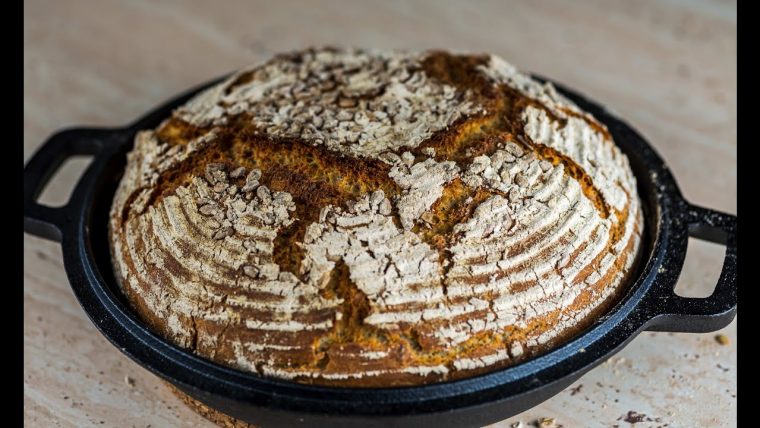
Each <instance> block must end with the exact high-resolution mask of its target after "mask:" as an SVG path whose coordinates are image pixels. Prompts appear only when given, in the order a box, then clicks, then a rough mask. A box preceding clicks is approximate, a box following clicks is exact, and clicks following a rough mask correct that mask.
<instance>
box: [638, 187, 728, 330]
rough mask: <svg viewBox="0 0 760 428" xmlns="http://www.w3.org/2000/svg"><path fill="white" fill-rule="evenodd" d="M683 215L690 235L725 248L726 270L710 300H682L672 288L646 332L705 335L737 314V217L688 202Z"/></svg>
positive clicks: (723, 271) (683, 298) (659, 305)
mask: <svg viewBox="0 0 760 428" xmlns="http://www.w3.org/2000/svg"><path fill="white" fill-rule="evenodd" d="M684 213H685V216H684V220H685V222H686V223H687V225H688V233H689V236H691V237H694V238H697V239H701V240H704V241H708V242H713V243H716V244H722V245H725V246H726V253H725V257H724V259H723V269H722V270H721V272H720V277H719V278H718V284H717V285H716V286H715V290H714V291H713V293H712V294H711V295H710V296H708V297H705V298H694V297H682V296H678V295H676V294H675V292H674V291H673V290H672V289H671V290H668V292H667V294H665V295H664V296H658V297H659V300H660V301H659V302H658V304H657V305H656V306H655V307H656V312H657V314H656V315H655V316H654V317H653V318H652V319H651V320H650V322H649V325H648V326H647V330H652V331H671V332H691V333H705V332H710V331H715V330H719V329H721V328H723V327H725V326H727V325H728V324H729V323H730V322H731V321H732V320H733V319H734V316H735V315H736V303H737V286H736V228H737V224H736V216H735V215H731V214H726V213H722V212H719V211H715V210H712V209H709V208H703V207H699V206H696V205H692V204H690V203H688V202H686V203H685V210H684Z"/></svg>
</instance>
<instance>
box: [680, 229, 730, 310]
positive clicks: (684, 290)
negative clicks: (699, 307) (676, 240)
mask: <svg viewBox="0 0 760 428" xmlns="http://www.w3.org/2000/svg"><path fill="white" fill-rule="evenodd" d="M725 253H726V247H725V246H724V245H720V244H714V243H712V242H708V241H703V240H701V239H697V238H691V237H690V238H689V245H688V247H687V250H686V260H684V264H683V269H682V270H681V276H680V278H678V283H677V284H676V288H675V292H676V294H677V295H679V296H681V297H702V298H704V297H710V296H711V295H712V293H713V291H714V290H715V284H717V283H718V278H719V277H720V271H721V269H722V268H723V256H724V255H725Z"/></svg>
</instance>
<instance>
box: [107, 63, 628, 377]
mask: <svg viewBox="0 0 760 428" xmlns="http://www.w3.org/2000/svg"><path fill="white" fill-rule="evenodd" d="M642 221H643V220H642V212H641V208H640V203H639V197H638V194H637V192H636V181H635V178H634V176H633V173H632V172H631V169H630V167H629V165H628V160H627V159H626V157H625V156H624V155H623V154H622V153H621V152H620V151H619V149H617V147H615V145H614V142H613V140H612V137H611V136H610V134H609V132H607V129H606V128H605V126H604V125H603V124H601V123H599V122H598V121H596V120H595V119H594V118H593V117H592V116H591V115H589V114H587V113H585V112H583V111H582V110H580V109H579V108H578V107H577V106H576V105H574V104H573V103H572V102H570V101H569V100H567V99H565V98H564V97H563V96H561V95H560V94H558V93H557V92H556V91H555V90H554V88H553V87H552V86H551V85H550V84H541V83H538V82H537V81H535V80H533V79H531V78H530V77H528V76H527V75H524V74H522V73H520V72H519V71H517V70H516V69H515V68H514V67H513V66H511V65H510V64H508V63H506V62H505V61H504V60H502V59H500V58H498V57H496V56H492V55H477V56H476V55H454V54H450V53H446V52H440V51H431V52H422V53H408V52H385V51H366V50H342V49H333V48H326V49H308V50H304V51H299V52H294V53H290V54H287V55H280V56H277V57H275V58H273V59H271V60H270V61H268V62H267V63H265V64H262V65H257V66H253V67H251V68H248V69H245V70H242V71H240V72H239V73H236V74H235V75H233V76H232V77H230V78H229V79H227V80H226V81H225V82H223V83H221V84H219V85H217V86H215V87H212V88H211V89H209V90H207V91H205V92H203V93H201V94H200V95H198V96H196V97H195V98H194V99H193V100H191V101H190V102H188V103H187V104H186V105H185V106H183V107H180V108H179V109H177V110H176V111H175V112H174V113H173V115H172V117H170V118H168V119H167V120H166V121H165V122H164V123H163V124H162V125H161V126H159V127H158V128H157V129H155V130H145V131H141V132H140V133H138V135H137V136H136V139H135V147H134V149H133V150H132V151H131V152H130V153H129V154H128V162H127V167H126V170H125V175H124V177H123V178H122V181H121V183H120V185H119V188H118V190H117V192H116V195H115V197H114V201H113V205H112V209H111V216H110V222H109V233H110V237H111V249H112V260H113V264H114V269H115V271H116V277H117V280H118V281H119V284H120V287H121V289H122V291H123V292H124V293H125V295H126V296H127V298H128V300H129V301H130V303H131V304H132V306H133V308H134V309H135V311H136V312H137V313H138V314H139V315H140V317H141V318H142V319H143V320H144V321H145V322H146V323H147V324H148V325H149V326H150V327H151V328H152V329H153V330H155V331H156V332H157V333H158V334H160V335H162V336H164V337H166V338H167V339H169V340H171V341H173V342H174V343H176V344H178V345H180V346H182V347H184V348H187V349H189V350H191V351H193V352H195V353H197V354H199V355H201V356H204V357H206V358H209V359H211V360H213V361H216V362H219V363H221V364H225V365H228V366H232V367H235V368H238V369H241V370H246V371H251V372H255V373H260V374H262V375H265V376H273V377H279V378H284V379H292V380H294V381H297V382H303V383H316V384H325V385H342V386H359V387H376V386H395V385H417V384H423V383H429V382H435V381H441V380H447V379H458V378H463V377H469V376H473V375H475V374H478V373H483V372H487V371H490V370H494V369H496V368H499V367H504V366H507V365H512V364H515V363H517V362H519V361H522V360H524V359H526V358H530V357H531V356H535V355H537V354H539V353H541V352H544V351H546V350H547V349H549V348H550V347H552V346H554V345H556V344H558V343H561V342H562V341H565V340H567V339H568V338H569V337H572V336H573V335H575V334H577V333H578V332H580V331H581V330H583V329H585V328H586V327H588V325H589V324H590V323H591V322H593V321H594V319H596V317H598V316H599V314H601V313H602V312H604V311H606V310H607V309H609V307H610V305H612V304H613V303H614V301H615V297H616V296H617V295H618V294H619V293H620V292H621V290H623V289H624V286H625V284H626V282H627V278H628V277H629V276H630V275H631V272H632V270H633V266H634V263H635V262H636V260H637V255H638V252H639V243H640V237H641V231H642V228H643V223H642Z"/></svg>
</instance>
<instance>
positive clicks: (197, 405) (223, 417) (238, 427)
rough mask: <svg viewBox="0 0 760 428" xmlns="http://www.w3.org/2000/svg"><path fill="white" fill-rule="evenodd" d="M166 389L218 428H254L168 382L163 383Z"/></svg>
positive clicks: (254, 426) (254, 427)
mask: <svg viewBox="0 0 760 428" xmlns="http://www.w3.org/2000/svg"><path fill="white" fill-rule="evenodd" d="M164 384H165V385H166V387H167V388H168V389H169V391H171V392H172V394H174V395H175V396H177V398H179V399H180V400H182V402H183V403H185V404H186V405H187V406H188V407H190V408H191V409H193V411H195V412H196V413H198V414H199V415H201V416H203V417H204V418H206V419H208V420H210V421H211V422H213V423H215V424H217V425H219V426H220V427H224V428H256V425H251V424H249V423H247V422H243V421H241V420H239V419H235V418H233V417H232V416H230V415H227V414H225V413H222V412H220V411H218V410H214V409H212V408H211V407H209V406H207V405H205V404H203V403H201V402H200V401H198V400H196V399H195V398H193V397H191V396H189V395H187V394H185V393H184V392H182V391H180V390H179V389H177V388H176V387H175V386H174V385H172V384H170V383H169V382H164Z"/></svg>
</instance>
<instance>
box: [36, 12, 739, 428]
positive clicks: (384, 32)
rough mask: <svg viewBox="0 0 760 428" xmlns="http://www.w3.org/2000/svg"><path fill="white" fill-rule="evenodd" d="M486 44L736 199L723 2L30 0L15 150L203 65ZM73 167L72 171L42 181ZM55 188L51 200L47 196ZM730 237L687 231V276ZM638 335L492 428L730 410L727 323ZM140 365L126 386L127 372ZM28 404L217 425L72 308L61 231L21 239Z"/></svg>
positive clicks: (171, 87) (147, 97)
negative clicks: (702, 330)
mask: <svg viewBox="0 0 760 428" xmlns="http://www.w3.org/2000/svg"><path fill="white" fill-rule="evenodd" d="M323 44H335V45H345V44H352V45H356V46H367V47H382V48H391V47H392V48H410V49H424V48H448V49H458V50H467V51H481V52H493V53H496V54H499V55H501V56H503V57H504V58H506V59H507V60H508V61H510V62H512V63H514V64H515V65H517V66H518V67H520V68H522V69H525V70H530V71H535V72H538V73H540V74H543V75H546V76H549V77H551V78H553V79H555V80H558V81H560V82H564V83H565V84H567V85H569V86H571V87H574V88H576V89H577V90H579V91H580V92H582V93H585V94H587V95H588V96H590V97H592V98H594V99H596V100H598V101H601V102H602V103H603V104H606V105H607V106H609V107H610V108H611V109H612V110H613V111H615V112H617V113H618V114H619V115H620V116H621V117H623V118H625V119H626V120H627V121H628V122H629V123H630V124H631V125H632V126H633V127H635V128H636V129H638V130H639V131H640V132H641V133H642V134H643V135H645V136H646V137H647V138H648V139H649V141H650V142H651V143H652V144H653V145H654V146H655V147H656V148H657V150H658V151H659V152H660V154H661V155H662V156H663V157H664V158H665V160H666V162H667V163H668V165H669V166H670V167H671V169H672V171H673V173H674V175H675V176H676V178H677V179H678V182H679V184H680V187H681V189H682V191H683V193H684V194H685V196H686V197H687V198H688V199H689V200H691V201H692V202H694V203H696V204H699V205H704V206H708V207H712V208H716V209H719V210H722V211H726V212H729V213H735V212H736V92H737V91H736V4H735V2H732V1H717V0H716V1H707V0H701V1H693V2H686V1H680V0H670V1H654V0H643V1H636V2H632V1H627V0H616V1H611V0H603V1H602V0H599V1H572V2H566V1H559V0H557V1H544V0H541V1H531V2H514V3H512V4H509V3H508V2H499V1H483V2H475V1H472V2H444V1H408V2H407V1H383V2H348V1H345V2H340V1H325V2H319V3H318V2H289V1H281V0H280V1H269V2H252V1H245V0H238V1H225V2H211V1H202V0H196V1H185V2H170V1H162V2H153V1H147V0H134V1H115V0H102V1H97V2H95V1H55V2H49V1H38V0H36V1H27V2H25V18H24V53H25V58H24V73H25V79H24V91H25V96H24V159H25V161H26V160H27V159H28V158H29V157H30V156H31V154H32V153H33V152H34V150H35V149H36V148H37V147H38V145H39V144H40V143H41V142H42V141H44V140H45V138H47V137H48V136H49V135H51V134H52V133H53V132H55V131H56V130H58V129H60V128H63V127H66V126H71V125H102V126H109V125H121V124H125V123H127V122H129V121H131V120H133V119H135V118H137V117H138V116H139V115H140V114H142V113H144V112H146V111H147V110H148V109H149V108H151V107H154V106H156V105H157V104H159V103H160V102H162V101H164V100H165V99H167V98H168V97H170V96H172V95H174V94H176V93H178V92H180V91H182V90H184V89H186V88H188V87H190V86H193V85H195V84H197V83H200V82H203V81H206V80H208V79H209V78H211V77H214V76H217V75H220V74H222V73H225V72H228V71H231V70H234V69H237V68H239V67H242V66H244V65H247V64H249V63H253V62H257V61H260V60H263V59H266V58H267V57H269V56H270V55H271V54H273V53H276V52H279V51H283V50H290V49H295V48H300V47H303V46H306V45H323ZM77 177H78V173H77V172H76V171H67V172H65V173H63V174H62V175H60V176H59V178H57V179H56V180H55V182H54V183H53V184H52V190H51V192H50V193H52V194H54V195H57V197H58V199H59V200H60V198H61V196H60V195H62V194H65V191H66V189H67V188H68V187H70V186H71V185H72V183H73V182H74V181H75V180H76V178H77ZM54 199H55V198H54ZM722 256H723V248H722V247H720V246H717V245H712V244H705V243H701V242H697V243H696V244H694V243H692V245H691V246H690V247H689V259H688V260H687V266H686V267H685V269H684V272H683V274H682V276H681V279H680V286H679V287H682V288H683V290H685V292H686V293H698V292H702V293H705V292H706V291H709V290H710V288H711V287H712V286H713V284H714V282H715V278H717V272H718V271H719V266H720V263H721V261H722ZM722 333H724V334H726V335H727V336H728V337H729V338H730V340H731V343H730V344H729V345H728V346H721V345H719V344H718V343H717V341H716V340H715V339H714V336H715V335H714V334H669V333H644V334H642V335H641V336H639V337H638V338H636V339H635V340H634V341H633V342H632V343H631V344H630V345H628V346H627V347H626V348H625V349H624V350H623V351H622V352H620V353H619V354H618V355H617V356H615V357H614V358H612V359H611V360H610V361H609V362H607V363H605V364H603V365H601V366H600V367H598V368H596V369H594V370H593V371H591V372H590V373H588V374H587V375H586V376H584V377H583V378H582V379H581V380H579V381H578V382H577V383H576V385H574V388H572V389H568V390H566V391H563V392H561V393H560V394H559V395H557V396H555V397H554V398H552V399H550V400H548V401H546V402H545V403H543V404H541V405H540V406H538V407H535V408H533V409H531V410H529V411H527V412H525V413H523V414H521V415H518V416H516V417H513V418H511V419H509V420H508V421H504V422H500V423H498V424H496V425H494V426H495V427H501V428H505V427H510V426H513V425H512V424H514V423H516V422H519V421H522V422H523V424H524V425H523V426H528V425H527V424H528V423H531V422H533V421H535V420H537V419H538V418H542V417H548V418H555V420H556V423H557V424H558V425H562V426H565V427H597V426H598V427H611V426H619V427H628V426H631V424H629V423H627V422H625V421H624V419H625V417H626V415H627V414H628V412H629V411H635V412H638V413H642V414H645V415H646V416H647V419H648V420H645V421H644V422H641V423H637V424H635V427H636V428H642V427H646V426H653V427H654V426H666V424H667V426H669V427H696V426H699V427H728V426H734V425H735V422H733V421H734V420H735V417H736V321H734V322H733V323H732V324H731V325H730V326H729V327H727V328H726V329H725V330H724V331H723V332H722ZM127 377H128V378H129V379H131V380H133V384H132V385H128V383H127V382H125V378H127ZM24 419H25V422H26V423H27V425H28V426H35V427H53V426H65V427H85V426H116V427H130V426H134V427H142V428H144V427H175V426H176V427H180V426H181V427H186V426H199V427H200V426H204V427H205V426H211V424H210V423H209V422H207V421H205V419H203V418H201V417H200V416H197V415H196V414H194V413H193V412H192V411H190V410H188V409H187V408H186V407H185V406H184V405H183V404H182V403H181V402H180V401H179V400H178V399H176V398H174V396H173V395H172V394H171V393H170V392H169V391H168V390H167V389H166V388H165V387H164V386H163V385H162V383H161V382H160V381H159V380H158V379H157V378H156V377H154V376H153V375H151V374H149V373H148V372H147V371H145V370H143V369H142V368H140V367H139V366H137V365H136V364H134V363H133V362H132V361H131V360H129V359H128V358H127V357H125V356H124V355H122V354H121V353H120V352H119V351H118V350H117V349H115V348H114V347H113V346H111V345H110V344H109V343H108V342H107V341H106V340H105V339H104V338H103V337H102V336H101V335H100V334H99V333H98V332H97V331H96V329H95V328H94V327H93V325H92V324H91V323H90V321H89V320H88V319H87V317H86V315H85V313H84V312H83V311H82V309H81V308H80V307H79V304H78V303H77V301H76V299H75V298H74V295H73V294H72V292H71V289H70V288H69V286H68V282H67V279H66V275H65V273H64V269H63V265H62V262H61V250H60V247H59V246H58V245H56V244H54V243H51V242H47V241H43V240H41V239H37V238H34V237H31V236H26V237H25V239H24Z"/></svg>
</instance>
